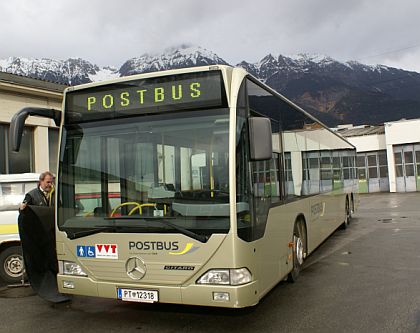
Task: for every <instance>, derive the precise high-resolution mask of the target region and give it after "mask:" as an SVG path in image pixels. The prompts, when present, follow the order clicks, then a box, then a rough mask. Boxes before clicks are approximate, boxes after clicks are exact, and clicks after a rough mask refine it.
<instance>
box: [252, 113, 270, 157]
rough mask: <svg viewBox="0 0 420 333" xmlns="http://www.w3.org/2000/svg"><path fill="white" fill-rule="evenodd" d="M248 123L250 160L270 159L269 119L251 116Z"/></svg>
mask: <svg viewBox="0 0 420 333" xmlns="http://www.w3.org/2000/svg"><path fill="white" fill-rule="evenodd" d="M248 124H249V143H250V158H251V161H265V160H270V159H271V157H272V154H273V143H272V137H271V121H270V119H268V118H262V117H252V118H249V119H248Z"/></svg>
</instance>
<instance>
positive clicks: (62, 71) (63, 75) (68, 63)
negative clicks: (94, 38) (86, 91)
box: [0, 57, 119, 85]
mask: <svg viewBox="0 0 420 333" xmlns="http://www.w3.org/2000/svg"><path fill="white" fill-rule="evenodd" d="M0 71H2V72H7V73H12V74H17V75H22V76H28V77H32V78H36V79H41V80H46V81H51V82H57V83H63V84H68V85H77V84H81V83H87V82H93V81H100V80H104V79H108V78H112V77H118V76H119V74H118V70H117V69H115V68H111V67H105V68H99V66H97V65H94V64H92V63H90V62H88V61H86V60H83V59H80V58H78V59H72V58H70V59H67V60H54V59H45V58H43V59H34V58H29V59H28V58H18V57H10V58H7V59H2V60H0Z"/></svg>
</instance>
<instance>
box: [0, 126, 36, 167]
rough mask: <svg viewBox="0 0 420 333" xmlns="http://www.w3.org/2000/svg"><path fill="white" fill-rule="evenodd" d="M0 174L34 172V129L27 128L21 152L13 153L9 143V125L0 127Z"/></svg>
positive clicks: (24, 132)
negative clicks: (0, 142)
mask: <svg viewBox="0 0 420 333" xmlns="http://www.w3.org/2000/svg"><path fill="white" fill-rule="evenodd" d="M0 138H1V141H2V142H3V144H1V145H0V146H1V147H0V173H1V174H12V173H25V172H33V129H32V128H31V127H25V129H24V131H23V136H22V143H21V145H20V150H19V152H14V151H12V147H11V143H10V141H9V125H6V124H2V125H0Z"/></svg>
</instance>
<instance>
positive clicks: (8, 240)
mask: <svg viewBox="0 0 420 333" xmlns="http://www.w3.org/2000/svg"><path fill="white" fill-rule="evenodd" d="M38 180H39V175H38V174H36V173H23V174H9V175H0V279H2V280H3V281H5V282H7V283H16V282H19V281H21V280H22V275H23V266H24V265H23V259H22V249H21V246H20V238H19V232H18V222H17V219H18V208H19V204H20V203H21V202H22V200H23V198H24V197H25V193H27V192H29V191H30V190H32V189H34V188H35V187H37V184H38Z"/></svg>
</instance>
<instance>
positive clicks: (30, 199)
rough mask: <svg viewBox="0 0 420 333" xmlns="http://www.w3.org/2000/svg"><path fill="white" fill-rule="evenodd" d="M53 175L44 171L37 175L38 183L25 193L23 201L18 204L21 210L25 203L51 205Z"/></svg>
mask: <svg viewBox="0 0 420 333" xmlns="http://www.w3.org/2000/svg"><path fill="white" fill-rule="evenodd" d="M53 189H54V175H53V174H52V173H51V172H49V171H45V172H43V173H41V175H40V176H39V183H38V186H37V187H36V188H34V189H33V190H31V191H29V192H28V193H26V195H25V198H24V199H23V202H22V203H21V204H20V206H19V210H20V211H22V210H24V209H25V208H26V206H27V205H34V206H51V205H52V204H53V202H52V201H53V200H52V199H53V196H52V193H53Z"/></svg>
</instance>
